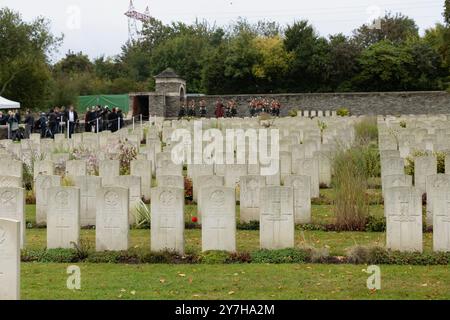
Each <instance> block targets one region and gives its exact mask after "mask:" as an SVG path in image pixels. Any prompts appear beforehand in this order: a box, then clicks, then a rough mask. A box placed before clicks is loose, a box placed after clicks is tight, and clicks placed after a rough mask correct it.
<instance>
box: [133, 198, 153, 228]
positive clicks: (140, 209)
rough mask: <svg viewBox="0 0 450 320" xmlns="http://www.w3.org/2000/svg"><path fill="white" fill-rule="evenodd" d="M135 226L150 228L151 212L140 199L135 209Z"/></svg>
mask: <svg viewBox="0 0 450 320" xmlns="http://www.w3.org/2000/svg"><path fill="white" fill-rule="evenodd" d="M135 217H136V228H138V229H150V220H151V214H150V209H149V207H148V206H147V205H146V204H145V203H144V202H143V201H142V200H141V201H139V203H138V204H137V206H136V210H135Z"/></svg>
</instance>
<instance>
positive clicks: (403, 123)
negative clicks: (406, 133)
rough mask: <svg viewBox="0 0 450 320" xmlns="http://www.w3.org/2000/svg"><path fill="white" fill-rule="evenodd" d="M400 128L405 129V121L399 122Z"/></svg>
mask: <svg viewBox="0 0 450 320" xmlns="http://www.w3.org/2000/svg"><path fill="white" fill-rule="evenodd" d="M400 128H406V121H405V120H402V121H400Z"/></svg>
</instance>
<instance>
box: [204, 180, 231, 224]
mask: <svg viewBox="0 0 450 320" xmlns="http://www.w3.org/2000/svg"><path fill="white" fill-rule="evenodd" d="M197 181H198V183H199V185H200V186H201V187H200V188H199V190H198V203H197V214H198V219H199V223H201V219H202V211H203V203H202V197H201V194H202V189H204V188H212V187H223V185H224V183H225V180H224V177H221V176H212V175H209V176H199V177H197Z"/></svg>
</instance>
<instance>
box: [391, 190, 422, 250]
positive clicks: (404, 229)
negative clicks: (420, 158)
mask: <svg viewBox="0 0 450 320" xmlns="http://www.w3.org/2000/svg"><path fill="white" fill-rule="evenodd" d="M384 210H385V214H386V228H387V230H386V247H387V248H388V249H392V250H398V251H419V252H422V247H423V246H422V196H421V193H420V192H419V191H417V190H416V189H415V188H412V187H394V188H389V189H387V190H386V199H385V205H384Z"/></svg>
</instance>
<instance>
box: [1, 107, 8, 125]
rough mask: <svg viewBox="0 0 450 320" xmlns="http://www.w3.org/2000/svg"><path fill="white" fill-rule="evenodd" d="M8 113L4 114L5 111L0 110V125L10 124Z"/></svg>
mask: <svg viewBox="0 0 450 320" xmlns="http://www.w3.org/2000/svg"><path fill="white" fill-rule="evenodd" d="M8 118H9V115H8V114H4V113H3V111H0V126H6V125H7V124H8Z"/></svg>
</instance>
